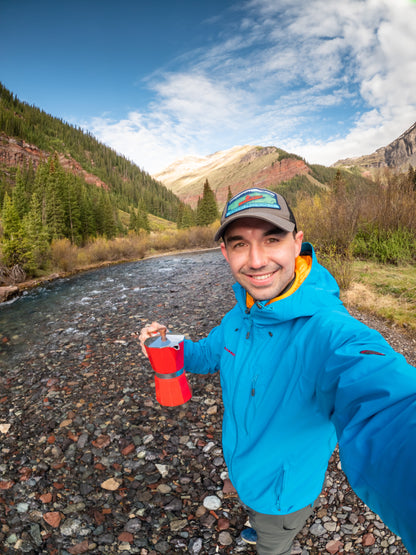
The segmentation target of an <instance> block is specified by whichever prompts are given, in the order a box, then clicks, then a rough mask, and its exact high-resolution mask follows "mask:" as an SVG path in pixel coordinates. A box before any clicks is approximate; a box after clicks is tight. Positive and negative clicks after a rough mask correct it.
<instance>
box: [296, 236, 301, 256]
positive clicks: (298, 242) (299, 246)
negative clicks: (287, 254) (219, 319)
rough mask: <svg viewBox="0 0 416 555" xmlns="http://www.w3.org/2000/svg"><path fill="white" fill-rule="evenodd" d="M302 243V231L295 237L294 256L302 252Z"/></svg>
mask: <svg viewBox="0 0 416 555" xmlns="http://www.w3.org/2000/svg"><path fill="white" fill-rule="evenodd" d="M302 242H303V231H298V232H297V233H296V237H295V243H296V256H299V255H300V251H301V250H302Z"/></svg>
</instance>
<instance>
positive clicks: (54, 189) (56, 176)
mask: <svg viewBox="0 0 416 555" xmlns="http://www.w3.org/2000/svg"><path fill="white" fill-rule="evenodd" d="M64 178H65V173H64V172H63V170H62V168H61V167H60V165H59V162H58V159H57V157H56V156H55V157H54V158H51V159H50V160H49V162H48V176H47V182H46V190H45V193H46V194H45V207H46V224H47V226H48V230H49V235H50V238H51V239H61V238H62V237H65V236H66V233H65V232H66V225H65V224H66V222H65V194H64V183H63V182H64Z"/></svg>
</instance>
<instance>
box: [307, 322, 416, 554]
mask: <svg viewBox="0 0 416 555" xmlns="http://www.w3.org/2000/svg"><path fill="white" fill-rule="evenodd" d="M354 322H355V323H352V324H351V320H348V321H341V322H339V324H340V327H341V332H339V333H338V332H337V331H334V332H332V333H331V338H330V342H332V345H331V346H330V345H327V353H328V356H327V360H326V361H323V368H322V371H321V372H320V379H319V380H318V381H319V386H318V391H317V396H318V400H319V402H320V405H321V407H322V408H323V410H324V411H325V412H327V413H328V415H329V417H330V418H331V420H332V422H333V423H334V425H335V427H336V430H337V436H338V441H339V448H340V457H341V463H342V468H343V470H344V472H345V474H346V476H347V478H348V480H349V482H350V485H351V487H352V488H353V489H354V491H355V492H356V493H357V495H359V497H360V498H361V499H362V500H363V501H364V502H365V503H366V504H367V505H368V506H369V507H370V508H371V509H372V510H374V511H375V512H376V513H377V514H379V515H380V517H381V518H382V519H383V520H384V522H385V523H386V524H387V525H388V526H389V527H390V528H391V529H392V530H393V531H394V532H395V533H397V534H398V535H400V536H401V537H402V539H403V542H404V544H405V545H406V547H407V548H408V549H409V550H410V551H411V552H413V553H415V552H416V551H415V550H416V471H415V461H416V369H415V368H414V367H413V366H410V365H409V364H407V362H406V360H405V359H404V357H403V356H402V355H400V354H398V353H396V352H395V351H394V350H393V349H392V348H391V347H390V346H389V345H388V344H387V342H385V340H384V339H383V338H382V337H381V336H380V335H379V334H378V333H377V332H375V331H374V330H370V329H369V328H367V327H366V326H364V325H362V324H360V323H359V322H356V321H354ZM333 324H334V322H332V323H331V325H332V326H333ZM335 328H336V327H335ZM332 329H334V326H333V328H332ZM342 337H344V339H343V340H341V338H342ZM335 343H336V345H334V344H335ZM321 347H322V346H321Z"/></svg>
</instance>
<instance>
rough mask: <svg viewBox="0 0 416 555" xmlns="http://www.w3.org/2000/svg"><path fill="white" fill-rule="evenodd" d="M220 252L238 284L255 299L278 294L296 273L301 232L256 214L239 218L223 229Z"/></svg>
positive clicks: (260, 299)
mask: <svg viewBox="0 0 416 555" xmlns="http://www.w3.org/2000/svg"><path fill="white" fill-rule="evenodd" d="M224 239H225V243H222V245H221V250H222V253H223V255H224V257H225V259H226V260H227V262H228V264H229V265H230V268H231V272H232V274H233V276H234V278H235V279H236V281H238V283H239V284H240V285H242V286H243V287H244V289H245V290H246V291H248V293H250V295H251V296H252V297H253V299H255V300H257V301H265V300H269V299H273V298H274V297H277V296H278V295H279V293H280V292H281V291H283V289H284V288H285V287H286V286H287V285H288V284H289V283H290V281H291V280H292V279H293V277H294V275H295V259H296V257H297V256H299V254H300V250H301V247H302V240H303V232H302V231H299V232H298V233H297V234H296V236H294V235H293V233H290V232H286V231H283V230H281V229H278V228H276V227H275V226H274V225H273V224H270V223H268V222H265V221H263V220H258V219H256V218H240V219H239V220H237V221H236V222H234V223H232V224H230V225H229V226H228V227H227V229H226V232H225V238H224Z"/></svg>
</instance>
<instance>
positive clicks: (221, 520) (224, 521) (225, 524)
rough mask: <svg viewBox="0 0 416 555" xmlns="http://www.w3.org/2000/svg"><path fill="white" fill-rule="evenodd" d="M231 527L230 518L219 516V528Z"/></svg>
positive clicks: (226, 528)
mask: <svg viewBox="0 0 416 555" xmlns="http://www.w3.org/2000/svg"><path fill="white" fill-rule="evenodd" d="M229 527H230V521H229V520H228V518H219V519H218V522H217V529H218V530H228V528H229Z"/></svg>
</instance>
